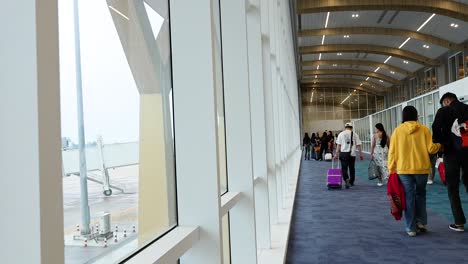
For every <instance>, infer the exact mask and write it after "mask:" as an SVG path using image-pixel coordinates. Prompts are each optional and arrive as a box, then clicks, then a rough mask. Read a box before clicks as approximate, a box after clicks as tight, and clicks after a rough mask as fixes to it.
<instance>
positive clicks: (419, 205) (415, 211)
mask: <svg viewBox="0 0 468 264" xmlns="http://www.w3.org/2000/svg"><path fill="white" fill-rule="evenodd" d="M440 147H441V145H440V144H437V143H433V142H432V134H431V131H430V130H429V128H427V127H426V126H424V125H422V124H420V123H419V122H418V111H417V110H416V108H414V107H413V106H406V107H405V108H404V109H403V123H402V124H401V125H399V126H398V127H397V128H396V129H395V131H393V135H392V138H391V140H390V149H389V153H388V170H389V171H390V173H398V176H399V178H400V181H401V182H402V184H403V186H404V188H405V196H406V210H405V226H406V232H407V234H408V235H409V236H416V232H417V231H419V232H425V231H427V228H426V225H427V212H426V183H427V177H428V174H429V172H430V170H431V162H430V160H429V154H435V153H437V152H438V151H439V149H440Z"/></svg>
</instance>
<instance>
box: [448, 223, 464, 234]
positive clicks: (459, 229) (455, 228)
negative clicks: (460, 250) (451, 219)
mask: <svg viewBox="0 0 468 264" xmlns="http://www.w3.org/2000/svg"><path fill="white" fill-rule="evenodd" d="M449 228H450V229H452V230H453V231H457V232H463V231H465V226H464V225H456V224H451V225H449Z"/></svg>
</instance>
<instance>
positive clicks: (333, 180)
mask: <svg viewBox="0 0 468 264" xmlns="http://www.w3.org/2000/svg"><path fill="white" fill-rule="evenodd" d="M334 163H335V159H333V160H332V168H331V169H328V171H327V187H328V189H329V190H330V189H341V188H343V186H342V177H341V168H339V167H340V166H339V165H338V168H337V169H335V168H334V166H333V164H334ZM338 164H339V163H338Z"/></svg>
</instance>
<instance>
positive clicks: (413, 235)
mask: <svg viewBox="0 0 468 264" xmlns="http://www.w3.org/2000/svg"><path fill="white" fill-rule="evenodd" d="M406 234H408V236H410V237H415V236H416V232H414V231H407V232H406Z"/></svg>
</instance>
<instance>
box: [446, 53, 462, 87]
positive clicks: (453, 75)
mask: <svg viewBox="0 0 468 264" xmlns="http://www.w3.org/2000/svg"><path fill="white" fill-rule="evenodd" d="M448 67H449V80H450V82H454V81H456V80H460V79H463V78H464V77H465V62H464V58H463V52H459V53H457V54H455V55H453V56H451V57H450V58H449V61H448Z"/></svg>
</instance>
